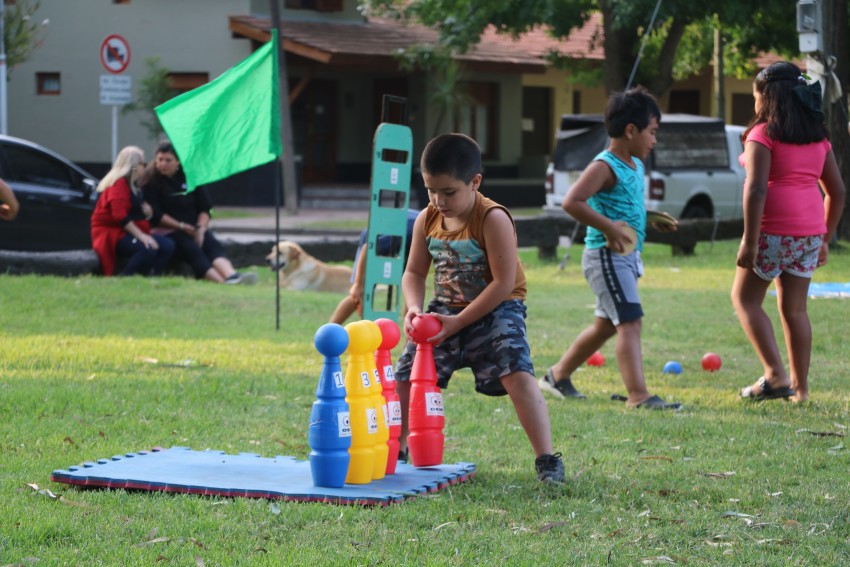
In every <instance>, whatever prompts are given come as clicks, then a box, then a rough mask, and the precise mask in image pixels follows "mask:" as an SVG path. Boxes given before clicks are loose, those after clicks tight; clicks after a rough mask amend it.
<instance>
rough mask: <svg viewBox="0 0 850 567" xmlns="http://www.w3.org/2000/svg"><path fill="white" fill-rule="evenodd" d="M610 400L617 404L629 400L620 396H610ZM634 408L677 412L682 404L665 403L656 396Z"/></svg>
mask: <svg viewBox="0 0 850 567" xmlns="http://www.w3.org/2000/svg"><path fill="white" fill-rule="evenodd" d="M611 399H612V400H615V401H618V402H625V401H628V399H629V398H627V397H626V396H621V395H620V394H611ZM635 407H636V408H645V409H654V410H665V409H670V410H677V409H681V407H682V404H680V403H679V402H665V401H664V400H662V399H661V398H659V397H658V396H650V397H649V398H647V399H645V400H644V401H642V402H641V403H639V404H638V405H636V406H635Z"/></svg>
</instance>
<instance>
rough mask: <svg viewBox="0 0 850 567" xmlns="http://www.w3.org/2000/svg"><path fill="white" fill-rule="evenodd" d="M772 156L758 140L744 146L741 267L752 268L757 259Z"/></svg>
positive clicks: (739, 263) (739, 254) (739, 251)
mask: <svg viewBox="0 0 850 567" xmlns="http://www.w3.org/2000/svg"><path fill="white" fill-rule="evenodd" d="M772 157H773V156H772V154H771V153H770V150H769V149H767V147H765V146H763V145H762V144H760V143H758V142H747V143H746V145H745V146H744V163H745V165H744V169H746V170H747V178H746V179H745V180H744V237H743V238H742V239H741V245H740V247H739V248H738V259H737V261H736V263H737V265H738V266H739V267H741V268H747V269H749V268H752V267H753V266H755V263H756V254H757V253H758V238H759V232H760V231H761V217H762V214H763V213H764V201H765V199H766V197H767V178H768V174H769V172H770V162H771V159H772Z"/></svg>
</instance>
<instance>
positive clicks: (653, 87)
mask: <svg viewBox="0 0 850 567" xmlns="http://www.w3.org/2000/svg"><path fill="white" fill-rule="evenodd" d="M684 33H685V22H684V21H682V20H681V19H679V18H674V19H673V24H672V25H671V26H670V29H669V30H668V32H667V37H666V38H664V45H663V46H662V47H661V56H660V57H659V58H658V73H657V74H656V75H655V76H653V78H652V82H651V83H650V84H649V85H648V87H649V90H650V91H652V94H654V95H655V96H657V97H662V96H664V95H665V94H666V93H667V91H668V90H669V89H670V87H671V86H672V85H673V64H674V63H675V62H676V50H677V49H678V48H679V43H680V42H681V41H682V36H683V35H684Z"/></svg>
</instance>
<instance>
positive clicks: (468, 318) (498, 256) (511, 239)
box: [432, 209, 517, 343]
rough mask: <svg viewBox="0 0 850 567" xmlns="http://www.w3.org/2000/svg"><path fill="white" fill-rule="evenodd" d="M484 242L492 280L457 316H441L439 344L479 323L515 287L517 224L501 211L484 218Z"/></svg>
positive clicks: (505, 298) (439, 316) (506, 297)
mask: <svg viewBox="0 0 850 567" xmlns="http://www.w3.org/2000/svg"><path fill="white" fill-rule="evenodd" d="M484 242H485V243H486V252H487V263H488V265H489V267H490V273H491V274H492V276H493V281H491V282H490V283H489V284H487V287H485V288H484V290H483V291H482V292H481V293H480V294H478V297H476V298H475V299H474V300H473V301H472V303H470V304H469V305H467V306H466V307H465V308H464V309H463V311H461V312H460V313H458V314H457V315H438V318H439V319H440V322H441V323H442V324H443V329H442V330H441V331H440V332H439V333H437V334H436V335H435V336H434V338H433V339H432V341H433V342H435V343H436V342H440V341H442V340H444V339H445V338H447V337H450V336H452V335H454V334H455V333H457V332H458V331H460V330H461V329H463V328H464V327H466V326H468V325H471V324H472V323H474V322H475V321H478V320H479V319H481V318H482V317H484V316H485V315H487V314H488V313H490V312H491V311H493V310H494V309H495V308H496V307H497V306H498V305H499V304H500V303H502V302H503V301H506V300H507V299H508V298H509V297H510V294H511V291H512V290H513V288H514V285H515V284H516V266H517V245H516V234H515V232H514V224H513V222H512V221H511V218H510V216H508V214H507V213H506V212H505V211H503V210H502V209H493V210H491V211H490V212H489V213H487V216H486V217H484Z"/></svg>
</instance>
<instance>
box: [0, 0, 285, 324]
mask: <svg viewBox="0 0 850 567" xmlns="http://www.w3.org/2000/svg"><path fill="white" fill-rule="evenodd" d="M0 1H2V0H0ZM269 8H270V11H271V20H272V22H271V23H272V27H273V28H274V29H275V30H276V32H277V37H278V41H280V42H281V45H283V40H282V39H281V35H280V31H281V30H280V5H279V4H278V0H269ZM277 55H278V70H279V71H278V72H279V76H280V79H279V82H280V89H279V92H280V122H281V129H280V133H281V138H282V139H281V147H282V149H283V156H282V158H283V172H281V160H280V159H278V160H277V166H276V167H275V176H274V179H275V181H274V234H275V238H274V241H275V242H276V243H277V242H280V195H281V189H283V191H284V192H285V193H286V210H287V211H288V212H290V213H291V214H297V212H298V201H297V199H298V195H297V187H296V186H295V170H294V167H295V156H294V152H295V150H294V147H293V146H294V144H293V143H292V115H291V113H290V110H289V77H288V75H287V72H286V52H285V51H284V50H283V49H281V50H280V51H278V53H277ZM281 173H283V175H281ZM281 184H282V185H283V187H281ZM274 287H275V330H276V331H279V330H280V270H275V286H274Z"/></svg>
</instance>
